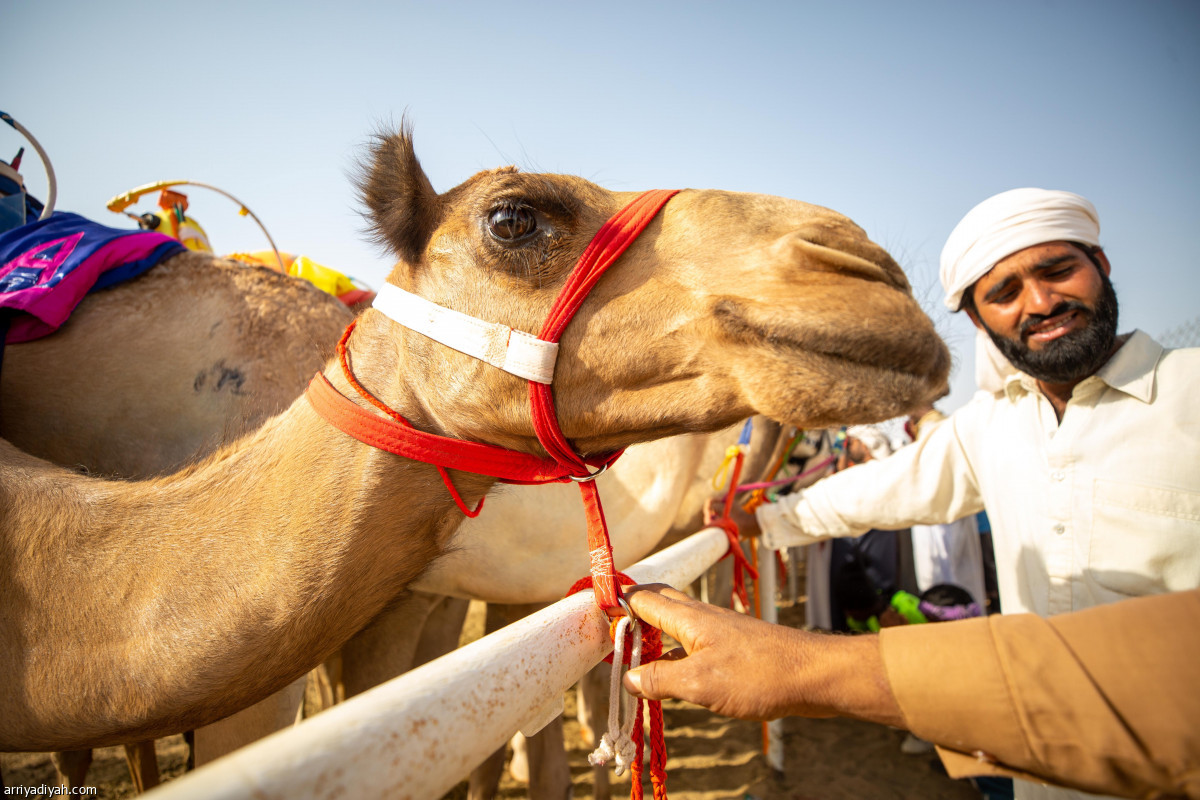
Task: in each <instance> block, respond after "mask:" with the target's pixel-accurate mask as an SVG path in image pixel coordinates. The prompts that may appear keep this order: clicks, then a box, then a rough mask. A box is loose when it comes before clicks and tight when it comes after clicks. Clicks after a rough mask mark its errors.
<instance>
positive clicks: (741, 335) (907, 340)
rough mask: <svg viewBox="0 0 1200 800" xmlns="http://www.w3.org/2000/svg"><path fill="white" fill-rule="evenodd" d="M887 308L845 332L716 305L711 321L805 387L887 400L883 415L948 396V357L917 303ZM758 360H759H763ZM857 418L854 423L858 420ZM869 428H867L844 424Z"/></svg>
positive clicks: (813, 318)
mask: <svg viewBox="0 0 1200 800" xmlns="http://www.w3.org/2000/svg"><path fill="white" fill-rule="evenodd" d="M891 294H894V295H895V297H893V298H891V299H892V303H891V304H890V308H884V309H883V310H881V311H880V313H878V314H877V315H874V316H872V315H870V314H869V312H868V311H866V309H864V312H865V313H864V315H863V316H862V318H861V319H860V320H859V321H858V322H856V323H855V324H854V325H845V324H844V323H841V322H839V321H838V320H835V319H834V318H833V317H832V315H830V314H827V313H819V312H817V313H809V312H808V310H807V309H798V310H797V311H795V312H794V313H791V314H789V315H788V316H786V317H781V316H780V315H779V314H778V312H771V313H769V314H768V313H756V312H757V311H758V310H757V309H752V308H750V307H748V306H747V305H746V304H744V303H742V302H739V301H735V300H730V299H725V300H722V301H719V302H718V303H717V304H716V305H715V307H714V309H713V316H714V318H715V319H716V320H717V322H718V325H719V326H720V328H721V330H722V332H723V333H724V335H725V336H726V337H727V338H728V339H729V340H730V341H731V342H733V343H734V344H736V345H740V346H744V347H748V348H752V349H755V350H758V351H761V350H762V349H763V348H764V347H765V348H766V350H767V351H768V352H769V354H770V358H769V359H768V362H769V361H776V362H778V364H779V365H780V366H782V367H784V368H785V369H794V370H798V371H801V372H802V373H803V374H804V375H805V376H806V379H811V378H812V377H813V376H814V375H819V376H823V377H818V378H817V382H818V383H822V382H826V381H830V382H832V381H836V382H837V383H839V384H840V385H842V386H843V387H844V388H847V387H855V388H856V389H857V390H858V391H860V392H862V393H863V402H862V403H861V405H863V406H864V407H866V406H878V405H879V403H872V402H870V400H869V398H870V396H871V395H875V394H878V395H884V394H887V395H890V396H889V397H887V398H886V401H885V402H883V405H886V406H887V407H889V408H891V407H893V406H894V407H899V408H900V409H901V411H907V408H908V407H912V406H916V405H919V404H921V403H922V402H925V401H927V400H931V399H933V398H936V397H937V396H939V395H940V394H941V393H942V392H944V391H945V389H946V388H947V380H948V376H949V373H950V351H949V349H948V348H947V347H946V344H945V342H943V341H942V339H941V337H939V336H938V335H937V333H936V332H935V331H934V328H933V324H932V323H931V322H929V320H928V318H927V317H925V315H924V314H923V313H915V310H916V303H915V301H912V300H911V299H910V298H908V297H907V295H904V294H903V293H901V292H899V291H896V292H894V293H891ZM756 358H758V359H760V360H761V358H762V356H761V355H759V356H757V357H756ZM855 416H858V415H855ZM849 421H866V420H847V422H849Z"/></svg>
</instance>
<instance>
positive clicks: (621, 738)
mask: <svg viewBox="0 0 1200 800" xmlns="http://www.w3.org/2000/svg"><path fill="white" fill-rule="evenodd" d="M628 629H629V617H622V618H621V619H620V620H618V621H617V628H616V634H615V637H616V642H614V643H613V670H612V679H611V681H610V682H609V697H608V732H607V733H605V734H604V736H603V737H602V738H601V739H600V744H599V746H597V747H596V750H595V752H593V753H592V754H591V755H589V756H588V763H589V764H591V765H592V766H593V767H602V766H604V765H605V764H607V763H608V762H609V761H610V760H612V759H614V758H615V759H616V763H615V764H614V765H613V771H614V772H616V774H617V776H618V777H619V776H621V775H624V774H625V770H626V768H627V767H628V766H629V765H630V764H632V763H633V760H634V759H635V758H637V756H638V754H637V745H635V744H634V743H633V737H632V733H633V722H634V697H633V695H631V694H629V693H628V692H626V691H625V687H624V686H623V685H622V683H621V670H622V667H623V664H622V662H623V661H624V660H625V632H626V631H627V630H628ZM641 663H642V623H641V622H639V621H637V620H634V621H633V651H632V652H631V653H630V654H629V668H630V669H636V668H637V667H638V666H639V665H641ZM622 706H624V715H625V724H624V725H621V724H620V716H621V711H622V708H621V707H622Z"/></svg>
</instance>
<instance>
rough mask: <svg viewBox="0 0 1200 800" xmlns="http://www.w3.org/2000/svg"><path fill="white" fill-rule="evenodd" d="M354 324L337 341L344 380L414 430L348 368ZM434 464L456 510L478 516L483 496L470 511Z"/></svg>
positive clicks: (380, 408) (443, 469)
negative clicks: (347, 346)
mask: <svg viewBox="0 0 1200 800" xmlns="http://www.w3.org/2000/svg"><path fill="white" fill-rule="evenodd" d="M356 324H358V320H355V321H354V322H351V323H350V324H349V325H347V326H346V330H345V332H344V333H342V338H341V339H339V340H338V343H337V354H338V363H339V364H341V365H342V375H343V376H344V377H345V378H346V380H347V381H348V382H349V383H350V385H351V386H353V387H354V390H355V391H356V392H358V393H359V395H361V396H362V398H363V399H364V400H366V401H367V402H368V403H370V404H371V405H373V406H375V407H376V408H378V409H379V410H380V411H382V412H383V413H385V414H387V415H388V416H389V417H391V418H392V419H393V420H395V421H396V422H398V423H399V424H401V425H403V426H404V427H405V428H408V429H409V430H414V429H413V426H412V423H410V422H409V421H408V420H406V419H405V418H404V415H402V414H400V413H399V412H398V411H394V410H393V409H391V408H390V407H388V405H387V404H386V403H384V402H383V401H381V400H380V399H379V398H377V397H376V396H375V395H373V394H371V393H370V392H368V391H367V390H366V389H365V388H364V387H363V385H362V384H361V383H359V382H358V378H356V377H354V373H353V372H352V371H351V370H350V363H349V362H348V361H347V355H346V343H347V342H348V341H350V334H351V333H353V332H354V326H355V325H356ZM434 466H435V467H437V471H438V475H441V476H442V483H444V484H446V489H447V490H449V492H450V496H451V497H453V498H454V504H455V505H456V506H458V510H459V511H461V512H463V513H464V514H466V515H467V516H468V517H471V518H472V519H474V518H475V517H478V516H479V512H480V511H483V501H484V498H482V497H481V498H479V505H477V506H475V510H474V511H472V510H471V509H470V508H468V507H467V504H466V502H465V501H464V500H463V499H462V495H460V494H459V493H458V489H456V488H455V486H454V481H452V480H450V473H448V472H446V468H445V467H443V466H442V465H441V464H434Z"/></svg>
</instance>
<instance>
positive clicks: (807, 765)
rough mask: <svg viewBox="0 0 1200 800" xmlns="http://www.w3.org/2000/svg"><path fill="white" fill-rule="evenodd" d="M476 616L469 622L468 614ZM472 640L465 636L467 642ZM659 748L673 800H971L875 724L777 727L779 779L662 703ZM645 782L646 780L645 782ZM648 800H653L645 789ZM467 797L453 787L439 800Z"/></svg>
mask: <svg viewBox="0 0 1200 800" xmlns="http://www.w3.org/2000/svg"><path fill="white" fill-rule="evenodd" d="M473 616H474V615H473ZM780 622H781V623H782V624H788V625H799V624H802V622H803V610H802V607H800V606H795V607H791V608H784V609H781V610H780ZM469 637H470V633H468V638H469ZM573 711H574V702H573V697H569V698H568V701H567V714H568V718H567V722H566V725H565V727H564V738H565V741H566V744H567V747H568V748H569V754H570V756H569V757H570V763H571V772H572V780H573V786H574V796H575V798H577V800H591V798H593V794H594V793H593V786H592V774H591V767H589V766H588V764H587V754H588V748H587V747H586V746H585V744H584V741H583V738H582V735H581V733H580V728H579V724H578V723H577V722H576V721H575V720H574V719H573V717H572V714H573ZM664 716H665V720H666V731H667V733H666V739H667V753H668V761H667V774H668V779H667V790H668V794H669V796H670V797H671V798H675V800H729V799H731V798H736V799H737V800H742V799H743V798H752V799H754V800H890V799H891V798H895V799H896V800H908V799H909V798H913V799H915V800H978V798H979V797H980V794H979V792H977V791H976V790H975V789H974V788H973V787H972V786H971V785H970V784H968V783H966V782H963V781H955V780H951V779H949V778H948V777H946V775H945V774H944V773H942V772H941V771H940V770H939V768H938V766H937V761H936V757H935V756H933V755H904V754H902V753H901V752H900V743H901V741H902V740H903V738H904V734H903V733H902V732H900V731H896V730H892V729H889V728H886V727H882V726H879V725H873V724H870V723H865V722H856V721H853V720H806V719H796V718H792V719H786V720H784V725H783V729H784V759H785V765H784V771H783V773H782V774H778V773H774V772H773V771H772V770H771V769H770V768H769V767H768V765H767V762H766V758H765V757H764V756H763V754H762V727H761V725H760V724H758V723H753V722H742V721H739V720H731V719H727V718H724V717H718V716H716V715H714V714H711V713H709V712H708V711H705V710H704V709H701V708H698V707H696V706H691V705H687V704H684V703H677V702H669V703H666V704H664ZM158 751H159V753H158V759H159V771H160V773H161V774H162V775H163V776H164V777H165V778H166V779H167V780H169V779H170V778H173V777H177V776H178V775H181V774H182V773H183V770H184V764H185V761H186V758H187V746H186V745H185V744H184V742H183V738H182V737H181V736H176V737H172V738H170V739H163V740H160V741H159V747H158ZM0 768H2V769H3V773H4V780H5V783H6V785H7V786H9V787H15V786H29V787H38V786H42V785H53V784H54V782H55V777H54V775H55V773H54V769H53V766H52V765H51V763H50V760H49V757H48V756H47V755H46V754H43V753H3V754H0ZM648 780H649V779H648V777H647V781H648ZM88 784H89V785H91V786H96V787H97V788H98V790H99V791H98V794H96V795H93V796H94V797H98V798H101V799H102V800H103V799H104V798H125V797H131V796H133V794H134V792H133V785H132V784H131V782H130V780H129V773H128V770H127V769H126V767H125V760H124V753H123V750H122V749H121V748H118V747H108V748H103V749H101V750H98V751H96V753H95V760H94V762H93V765H92V768H91V771H90V772H89V775H88ZM645 794H646V797H647V798H649V797H651V796H652V795H651V792H650V787H649V784H648V783H647V784H646V787H645ZM628 795H629V784H628V781H627V780H626V781H625V782H623V783H622V782H616V781H615V782H614V787H613V797H616V798H623V797H628ZM527 796H528V794H527V790H526V787H525V785H523V784H521V783H518V782H517V781H515V780H513V779H512V777H511V776H510V775H509V774H508V772H507V770H506V771H505V774H504V776H503V778H502V781H501V785H500V794H499V797H501V798H510V799H515V798H524V797H527ZM465 797H466V784H465V782H464V783H463V784H460V785H459V786H457V787H455V789H454V790H453V791H452V792H451V793H450V794H448V795H447V798H454V800H457V799H458V798H465Z"/></svg>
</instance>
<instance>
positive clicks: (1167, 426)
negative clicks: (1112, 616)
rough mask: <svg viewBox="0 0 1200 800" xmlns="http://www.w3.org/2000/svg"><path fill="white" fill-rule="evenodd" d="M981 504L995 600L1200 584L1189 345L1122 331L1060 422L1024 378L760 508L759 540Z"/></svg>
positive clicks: (1199, 414) (1199, 496) (1197, 359)
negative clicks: (882, 453) (991, 550)
mask: <svg viewBox="0 0 1200 800" xmlns="http://www.w3.org/2000/svg"><path fill="white" fill-rule="evenodd" d="M984 508H986V509H987V513H988V517H989V519H990V520H991V524H992V532H993V546H994V547H995V551H996V572H997V577H998V580H999V587H1000V602H1001V606H1002V607H1003V609H1004V611H1005V612H1007V613H1013V612H1032V613H1035V614H1039V615H1041V616H1048V615H1051V614H1059V613H1063V612H1067V611H1075V610H1079V609H1083V608H1088V607H1090V606H1095V605H1099V604H1101V603H1110V602H1113V601H1116V600H1121V599H1123V598H1126V597H1135V596H1139V595H1149V594H1157V593H1161V592H1166V591H1176V590H1184V589H1194V588H1197V587H1200V348H1191V349H1185V350H1164V349H1163V347H1162V346H1161V345H1159V344H1158V343H1157V342H1155V341H1154V340H1153V339H1151V338H1150V337H1149V336H1147V335H1146V334H1145V333H1142V332H1141V331H1135V332H1134V333H1133V334H1132V335H1131V336H1130V337H1129V338H1128V340H1127V341H1126V342H1125V344H1124V345H1123V346H1122V347H1121V348H1120V350H1118V351H1117V353H1116V354H1115V355H1114V356H1113V357H1112V358H1111V359H1110V360H1109V362H1108V363H1107V364H1106V365H1105V366H1104V367H1103V368H1102V369H1101V370H1100V371H1099V372H1097V373H1096V374H1095V375H1093V376H1092V377H1090V378H1088V379H1086V380H1084V381H1082V382H1081V383H1080V384H1079V385H1078V386H1076V387H1075V391H1074V393H1073V396H1072V397H1071V400H1070V402H1068V403H1067V406H1066V409H1065V411H1064V413H1063V418H1062V422H1061V423H1060V422H1059V421H1058V420H1057V418H1056V417H1055V414H1054V409H1053V407H1052V406H1051V405H1050V401H1049V400H1047V399H1046V397H1045V396H1044V395H1042V393H1041V392H1040V391H1039V390H1038V388H1037V384H1036V382H1035V381H1034V380H1033V379H1032V378H1030V377H1029V376H1027V375H1022V374H1016V375H1012V376H1009V378H1008V379H1007V381H1006V383H1005V385H1004V389H1003V391H1000V392H997V393H995V394H989V393H983V392H981V393H979V394H978V395H976V397H975V398H974V399H973V400H972V401H971V402H970V403H968V404H967V405H966V406H964V407H963V408H961V409H959V410H958V411H957V412H955V413H954V414H953V415H951V416H950V417H949V418H948V419H947V420H946V421H945V422H943V423H941V424H939V425H937V426H936V427H935V428H934V429H933V430H931V431H930V433H929V434H928V435H927V436H924V437H922V438H921V439H920V440H919V441H917V442H915V443H913V444H911V445H909V446H907V447H904V448H902V449H901V450H900V451H899V452H897V453H896V454H895V455H893V456H891V457H889V458H887V459H884V460H882V461H872V462H868V463H866V464H863V465H860V466H858V467H855V468H854V469H853V470H848V471H846V472H843V473H839V474H837V475H834V476H832V477H830V478H827V479H825V480H822V481H820V482H818V483H817V484H815V485H813V486H811V487H809V488H808V489H806V490H804V491H803V492H800V493H798V494H795V495H789V496H787V497H785V498H784V499H782V500H780V501H779V502H776V503H772V504H769V505H766V506H762V507H760V508H759V510H758V512H757V516H758V520H759V524H760V526H761V527H762V530H763V538H764V542H765V543H766V544H767V545H768V546H770V547H776V548H778V547H787V546H793V545H801V544H809V543H811V542H813V541H817V540H819V539H824V538H829V537H835V536H857V535H859V534H861V533H864V532H865V531H867V530H870V529H871V528H881V529H899V528H905V527H909V526H911V525H914V524H935V523H946V522H952V521H953V520H956V519H960V518H962V517H964V516H967V515H968V514H972V513H974V512H977V511H980V510H981V509H984Z"/></svg>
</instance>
